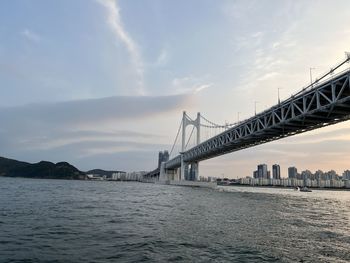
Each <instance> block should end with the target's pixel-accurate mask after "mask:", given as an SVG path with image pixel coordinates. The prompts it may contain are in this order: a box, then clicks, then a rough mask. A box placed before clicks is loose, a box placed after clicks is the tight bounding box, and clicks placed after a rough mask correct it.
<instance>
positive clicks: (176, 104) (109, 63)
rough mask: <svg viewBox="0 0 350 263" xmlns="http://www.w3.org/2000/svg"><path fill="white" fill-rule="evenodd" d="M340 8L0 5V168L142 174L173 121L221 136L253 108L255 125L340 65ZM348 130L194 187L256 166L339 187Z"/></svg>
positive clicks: (312, 135) (310, 137) (241, 159)
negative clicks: (326, 179)
mask: <svg viewBox="0 0 350 263" xmlns="http://www.w3.org/2000/svg"><path fill="white" fill-rule="evenodd" d="M340 6H342V8H339V7H340ZM346 7H350V3H349V2H347V1H335V2H332V3H330V2H329V3H327V2H323V3H316V2H295V1H285V2H283V3H281V2H279V1H271V2H268V3H261V2H258V1H248V2H247V1H237V2H234V3H233V2H231V1H215V2H213V1H192V2H191V3H188V2H186V1H177V2H176V3H174V2H170V1H153V2H142V3H137V4H136V3H134V2H131V1H108V0H106V1H103V0H91V1H74V2H71V1H60V2H59V3H47V2H46V1H36V2H31V3H23V1H11V2H2V3H0V13H1V16H0V17H1V18H0V22H1V23H0V24H1V26H0V39H1V44H0V59H1V63H0V76H1V80H0V84H1V86H2V91H3V92H2V97H1V98H0V108H1V111H0V120H1V122H2V124H3V125H2V127H1V128H0V134H1V136H0V148H1V149H2V151H1V152H0V155H2V156H5V157H9V158H15V159H20V160H24V161H32V162H38V161H40V160H43V159H47V160H50V161H54V162H58V161H62V160H66V161H69V162H71V163H73V164H74V165H76V166H77V167H79V168H80V169H82V170H89V169H92V168H96V167H98V168H105V169H119V170H126V171H133V170H152V169H153V168H154V167H156V166H157V157H158V153H159V151H161V150H170V147H171V144H172V142H173V139H174V137H175V135H176V129H177V127H178V123H179V121H180V119H181V114H182V111H183V110H187V111H188V113H189V115H190V116H193V117H194V116H196V113H197V112H201V113H203V114H204V115H205V116H208V117H209V119H211V120H215V121H216V122H218V123H225V121H228V122H235V121H237V120H238V118H239V119H240V120H242V119H245V118H248V117H250V116H252V115H254V110H255V109H254V102H255V101H258V103H257V104H256V107H257V111H258V112H260V111H262V110H264V109H266V107H269V106H271V105H274V104H276V103H277V100H278V93H279V94H280V98H281V99H286V98H287V97H289V96H290V95H291V94H293V93H295V92H297V91H299V90H300V89H301V88H302V87H303V86H305V85H307V84H308V83H309V82H310V76H309V73H310V68H315V69H314V70H312V72H311V73H312V74H313V76H314V77H316V76H317V75H320V74H321V73H323V72H325V71H327V70H328V69H329V68H330V67H331V66H333V65H334V64H335V63H336V62H338V61H339V60H341V59H342V58H343V56H344V51H350V50H349V48H350V47H349V45H348V43H350V30H349V29H348V28H347V24H349V22H350V18H349V17H348V14H347V8H346ZM144 10H147V12H144ZM197 10H200V12H196V11H197ZM271 10H274V12H273V13H272V14H271ZM335 11H336V12H335ZM13 16H16V17H17V20H16V22H14V21H13ZM250 16H254V17H255V18H256V19H255V20H254V22H252V21H251V20H250V19H249V17H250ZM179 18H181V19H179ZM276 21H278V23H276ZM237 25H239V27H238V26H237ZM208 39H210V40H211V41H208ZM315 47H317V48H315ZM349 131H350V124H349V122H344V123H341V124H337V125H335V126H330V127H326V128H322V129H320V130H317V131H312V132H308V133H306V134H302V135H297V136H293V137H291V138H285V139H282V140H279V141H276V142H270V143H268V144H265V145H259V146H256V147H253V148H250V149H245V150H242V151H240V152H236V153H232V154H228V155H226V156H222V157H218V158H215V159H213V160H208V161H204V162H201V163H200V175H204V176H220V175H221V174H223V173H224V174H225V176H227V177H229V178H235V177H244V176H246V175H250V174H251V171H252V170H253V169H254V167H255V165H256V163H258V162H261V163H267V164H269V166H271V165H272V164H274V163H279V164H280V165H281V167H289V166H290V164H293V165H295V166H296V167H300V169H301V170H305V169H307V168H308V169H311V170H317V169H318V168H321V169H322V170H327V171H328V170H331V169H334V170H336V171H337V173H338V174H340V173H341V172H342V171H344V170H347V169H349V167H347V163H349V158H348V157H347V156H349V153H350V150H349V149H350V136H349V135H348V134H349ZM271 160H274V163H272V162H271ZM282 175H283V172H282Z"/></svg>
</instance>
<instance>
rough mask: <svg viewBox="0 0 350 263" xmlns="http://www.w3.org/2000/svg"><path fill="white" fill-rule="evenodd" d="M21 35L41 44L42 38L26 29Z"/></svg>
mask: <svg viewBox="0 0 350 263" xmlns="http://www.w3.org/2000/svg"><path fill="white" fill-rule="evenodd" d="M20 34H21V35H22V36H23V37H25V38H26V39H27V40H29V41H32V42H40V41H41V39H42V38H41V36H39V35H38V34H37V33H35V32H33V31H31V30H29V29H24V30H23V31H22V32H21V33H20Z"/></svg>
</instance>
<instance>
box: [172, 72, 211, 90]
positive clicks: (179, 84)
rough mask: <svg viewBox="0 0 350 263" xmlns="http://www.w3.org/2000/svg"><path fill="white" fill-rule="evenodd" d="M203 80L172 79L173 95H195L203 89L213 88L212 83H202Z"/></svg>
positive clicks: (193, 78)
mask: <svg viewBox="0 0 350 263" xmlns="http://www.w3.org/2000/svg"><path fill="white" fill-rule="evenodd" d="M204 81H205V80H204V79H203V78H196V77H193V76H186V77H182V78H174V79H173V80H172V82H171V84H172V86H173V89H174V90H175V94H182V93H192V94H197V93H199V92H201V91H203V90H204V89H207V88H210V87H211V86H213V83H203V82H204Z"/></svg>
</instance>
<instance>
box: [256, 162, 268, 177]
mask: <svg viewBox="0 0 350 263" xmlns="http://www.w3.org/2000/svg"><path fill="white" fill-rule="evenodd" d="M258 178H268V175H267V165H266V164H259V165H258Z"/></svg>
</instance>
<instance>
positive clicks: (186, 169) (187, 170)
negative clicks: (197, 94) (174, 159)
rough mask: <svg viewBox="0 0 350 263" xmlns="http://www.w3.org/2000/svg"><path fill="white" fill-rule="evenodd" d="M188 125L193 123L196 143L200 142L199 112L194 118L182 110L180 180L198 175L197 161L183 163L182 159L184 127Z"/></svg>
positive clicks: (194, 178) (194, 177) (184, 144)
mask: <svg viewBox="0 0 350 263" xmlns="http://www.w3.org/2000/svg"><path fill="white" fill-rule="evenodd" d="M188 125H193V126H194V127H195V128H196V132H197V140H196V144H197V145H198V144H200V138H201V137H200V136H201V135H200V128H201V114H200V113H199V112H198V113H197V118H196V119H195V120H192V119H190V118H189V117H188V116H187V114H186V111H184V112H183V115H182V144H181V153H180V154H181V170H180V178H181V180H191V181H196V180H198V175H199V165H198V162H193V163H185V162H184V160H183V152H185V150H186V149H185V148H186V127H187V126H188Z"/></svg>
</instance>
